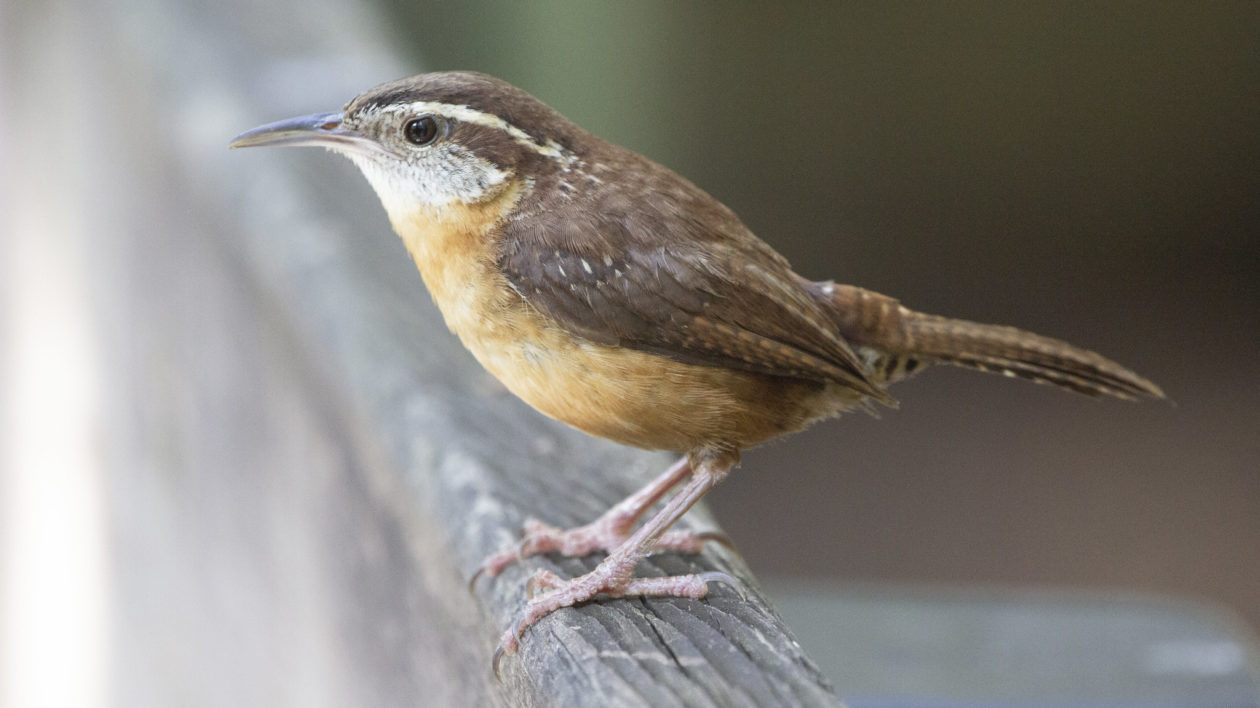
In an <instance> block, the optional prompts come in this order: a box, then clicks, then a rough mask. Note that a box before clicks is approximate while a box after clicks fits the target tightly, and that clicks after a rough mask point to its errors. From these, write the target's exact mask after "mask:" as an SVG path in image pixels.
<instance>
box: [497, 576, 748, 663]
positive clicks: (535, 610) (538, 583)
mask: <svg viewBox="0 0 1260 708" xmlns="http://www.w3.org/2000/svg"><path fill="white" fill-rule="evenodd" d="M637 560H638V559H637V558H634V557H633V556H626V555H623V554H617V553H614V554H612V555H610V556H609V557H608V558H606V559H605V560H604V562H603V563H600V564H599V566H597V567H596V568H595V569H594V570H592V571H591V572H589V573H587V574H586V575H581V576H578V577H576V578H573V579H572V580H565V579H563V578H561V577H560V576H558V575H556V574H555V573H553V572H551V571H549V570H541V571H539V572H537V573H535V574H534V576H533V577H531V578H530V579H529V582H528V583H526V589H527V591H528V592H529V594H530V596H531V598H530V600H529V603H528V604H526V605H525V608H524V609H523V610H522V611H521V613H520V615H518V616H517V619H516V622H515V623H514V624H513V625H512V627H510V628H509V629H508V630H507V631H506V632H504V633H503V637H502V638H501V639H500V641H499V649H498V650H497V651H496V652H495V657H494V670H495V673H496V674H498V664H499V659H500V658H501V657H502V656H503V655H504V654H515V653H516V650H517V647H518V645H519V642H520V638H521V635H522V634H524V633H525V630H527V629H529V627H530V626H531V625H533V624H534V623H535V622H537V621H538V620H540V619H542V618H543V617H546V616H547V615H549V614H551V613H552V612H555V611H556V610H558V609H560V608H562V607H571V606H573V605H576V604H578V603H582V602H586V601H587V600H590V599H591V598H593V597H595V596H596V595H604V596H607V597H611V598H617V597H639V596H656V597H690V598H696V599H699V598H702V597H704V596H705V595H706V594H707V593H708V591H709V583H710V582H714V581H720V582H724V583H727V584H729V585H731V586H732V587H735V588H737V589H738V585H737V584H736V582H735V579H734V578H733V577H731V576H730V575H727V574H726V573H722V572H716V571H715V572H709V573H698V574H694V575H671V576H666V577H659V578H632V577H630V573H631V572H632V571H633V570H634V566H635V562H636V561H637Z"/></svg>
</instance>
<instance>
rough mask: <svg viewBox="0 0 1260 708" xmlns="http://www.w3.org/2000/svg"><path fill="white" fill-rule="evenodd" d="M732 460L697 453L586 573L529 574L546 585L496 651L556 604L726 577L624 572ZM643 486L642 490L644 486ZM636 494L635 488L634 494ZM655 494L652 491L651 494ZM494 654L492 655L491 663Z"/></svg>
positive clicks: (679, 590)
mask: <svg viewBox="0 0 1260 708" xmlns="http://www.w3.org/2000/svg"><path fill="white" fill-rule="evenodd" d="M737 459H738V458H737V457H736V456H734V455H723V456H720V457H716V456H715V457H706V458H701V459H700V460H699V461H698V462H697V463H696V464H695V467H694V473H693V474H692V475H691V476H690V479H688V481H687V483H686V485H684V486H683V488H682V489H681V490H679V492H678V493H677V494H675V495H674V496H673V498H671V499H670V500H669V501H668V502H667V503H666V504H665V506H664V508H662V509H661V510H660V511H659V512H657V513H656V514H655V515H654V516H652V517H651V518H649V519H648V520H647V521H646V522H644V524H643V526H641V527H639V530H638V531H635V532H634V534H633V535H631V536H630V537H629V538H626V539H625V540H624V541H623V542H622V543H621V544H620V545H619V546H617V547H616V548H615V549H613V550H612V552H611V553H609V555H608V557H607V558H605V559H604V561H603V562H602V563H600V564H599V565H598V566H597V567H596V568H595V569H594V570H592V571H591V572H589V573H587V574H586V575H582V576H580V577H577V578H574V579H572V580H567V581H566V580H561V579H560V578H558V577H557V576H556V575H555V574H554V573H549V572H547V571H543V572H542V573H539V574H538V575H537V576H535V579H533V580H531V583H530V585H531V586H532V587H537V586H544V587H548V588H550V589H549V590H547V591H546V592H544V593H543V594H541V595H538V596H537V597H534V598H533V599H531V600H530V601H529V603H528V604H527V605H526V606H525V609H524V610H523V611H522V613H521V615H520V618H519V619H518V620H517V622H516V624H515V625H514V626H513V627H512V628H511V629H509V630H508V631H507V632H506V633H504V635H503V638H502V640H501V642H500V645H499V649H500V651H501V652H502V653H507V654H514V653H516V649H517V644H518V641H519V639H520V636H521V634H522V633H523V632H524V631H525V630H526V629H528V628H529V626H530V625H532V624H534V623H535V622H537V621H538V620H539V619H541V618H543V617H545V616H547V615H548V614H550V613H552V612H554V611H555V610H558V609H560V608H561V607H569V606H571V605H574V604H577V603H579V602H585V601H586V600H589V599H591V598H592V597H594V596H595V595H599V594H603V595H609V596H611V597H625V596H630V595H669V596H675V597H694V598H700V597H704V595H705V593H706V592H708V582H709V581H711V580H725V581H728V582H731V581H732V580H731V578H730V577H729V576H727V575H726V574H725V573H704V574H700V575H678V576H673V577H664V578H637V579H636V578H631V577H630V576H631V574H632V573H633V572H634V568H635V566H636V565H637V564H638V562H639V561H640V560H642V559H643V557H644V556H646V555H647V554H648V553H649V552H651V551H652V550H653V549H654V548H656V547H657V544H658V542H659V540H660V539H661V538H662V536H663V535H664V534H665V533H666V531H667V530H668V529H669V527H670V526H672V525H673V524H674V522H676V521H678V519H679V518H681V517H682V515H683V514H685V513H686V512H687V510H688V509H690V508H691V507H692V506H693V505H694V504H695V503H696V502H697V501H699V500H700V498H701V497H703V496H704V495H705V493H707V492H708V491H709V490H710V489H712V488H713V487H714V486H716V485H717V484H718V482H721V481H722V480H723V479H725V478H726V475H727V473H729V472H730V470H731V467H733V466H734V464H735V461H736V460H737ZM671 470H672V468H671ZM663 478H664V475H663V476H662V479H663ZM658 481H659V480H658ZM654 484H655V483H654ZM651 486H652V485H649V487H651ZM644 491H647V488H645V490H644ZM663 493H664V492H661V494H663ZM638 494H639V493H636V494H635V496H638ZM649 496H650V495H649ZM659 496H660V495H659V494H657V498H659ZM646 506H650V504H647V505H646ZM646 506H645V508H646ZM640 513H642V512H640ZM631 523H632V522H631ZM497 658H498V656H497V655H496V662H497Z"/></svg>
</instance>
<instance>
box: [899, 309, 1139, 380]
mask: <svg viewBox="0 0 1260 708" xmlns="http://www.w3.org/2000/svg"><path fill="white" fill-rule="evenodd" d="M903 324H904V328H905V342H906V346H909V347H910V349H911V350H912V351H914V352H916V353H917V354H918V355H920V356H927V357H930V358H934V359H937V360H940V361H944V362H948V363H951V364H958V365H961V366H969V367H972V368H976V369H980V370H982V371H996V372H1000V373H1003V374H1007V375H1009V376H1018V377H1021V378H1026V379H1032V380H1033V381H1039V382H1044V383H1052V384H1055V385H1058V386H1062V387H1063V388H1066V389H1070V390H1072V391H1076V392H1077V393H1083V394H1086V395H1089V396H1102V395H1111V396H1116V397H1117V398H1125V399H1138V398H1163V397H1164V392H1163V391H1161V390H1160V388H1159V387H1158V386H1156V385H1155V384H1154V383H1152V382H1150V381H1148V380H1147V379H1145V378H1143V377H1141V376H1138V375H1137V374H1135V373H1133V372H1132V371H1130V370H1128V369H1126V368H1125V367H1123V366H1120V365H1119V364H1117V363H1115V362H1114V361H1111V360H1110V359H1108V358H1106V357H1104V356H1102V355H1100V354H1097V353H1095V352H1092V351H1088V350H1086V349H1081V348H1079V347H1075V346H1072V345H1071V344H1068V343H1067V342H1064V341H1060V340H1058V339H1051V338H1050V337H1043V336H1041V335H1039V334H1033V333H1031V332H1025V331H1023V330H1020V329H1016V328H1014V327H1004V326H1000V325H986V324H979V323H976V322H967V321H965V320H954V319H949V318H945V317H936V316H933V315H924V314H920V313H917V312H910V313H908V315H907V316H904V317H903Z"/></svg>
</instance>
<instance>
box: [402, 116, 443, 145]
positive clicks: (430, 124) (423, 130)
mask: <svg viewBox="0 0 1260 708" xmlns="http://www.w3.org/2000/svg"><path fill="white" fill-rule="evenodd" d="M438 128H439V126H438V122H437V119H436V118H434V117H433V116H420V117H419V118H412V119H411V120H409V121H407V124H406V125H404V126H403V137H405V138H407V142H409V143H411V144H412V145H428V144H430V143H432V142H433V141H434V140H437V138H438V133H440V132H441V131H440V130H439V129H438Z"/></svg>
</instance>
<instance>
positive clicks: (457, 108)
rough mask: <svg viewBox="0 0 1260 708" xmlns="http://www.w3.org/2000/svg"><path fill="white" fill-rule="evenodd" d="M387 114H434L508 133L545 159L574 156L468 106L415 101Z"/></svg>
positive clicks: (497, 117)
mask: <svg viewBox="0 0 1260 708" xmlns="http://www.w3.org/2000/svg"><path fill="white" fill-rule="evenodd" d="M381 110H382V112H387V113H403V112H406V113H432V114H435V115H439V116H442V117H444V118H450V119H451V120H458V121H462V122H464V123H472V124H473V125H480V126H484V127H486V128H494V129H496V130H502V131H503V132H505V133H507V134H508V136H509V137H511V138H512V140H513V141H514V142H515V143H517V144H518V145H522V146H524V147H527V148H529V149H530V150H533V151H534V152H536V153H538V154H539V155H542V156H544V157H550V158H552V159H555V160H571V159H572V156H570V155H566V154H565V152H564V149H563V148H561V147H560V145H559V144H557V143H556V142H555V141H554V140H548V141H547V142H546V143H545V144H542V145H539V144H538V141H536V140H534V138H533V137H532V136H531V135H530V134H529V133H526V132H525V131H523V130H521V129H520V128H518V127H516V126H514V125H512V124H511V123H509V122H507V121H505V120H503V119H502V118H500V117H499V116H496V115H494V114H493V113H486V112H485V111H478V110H476V109H473V108H469V107H468V106H461V105H457V104H454V103H439V102H437V101H415V102H412V103H407V104H404V105H399V106H388V107H385V108H383V109H381Z"/></svg>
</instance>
